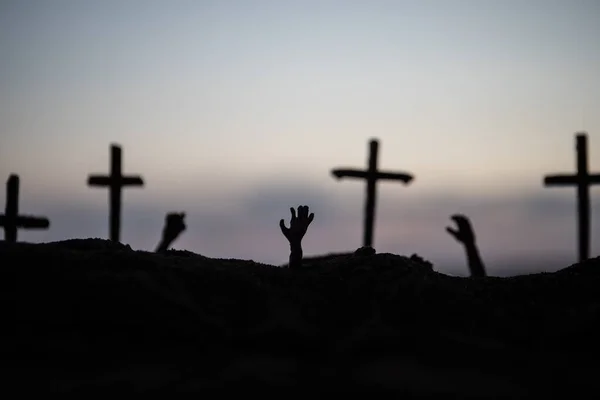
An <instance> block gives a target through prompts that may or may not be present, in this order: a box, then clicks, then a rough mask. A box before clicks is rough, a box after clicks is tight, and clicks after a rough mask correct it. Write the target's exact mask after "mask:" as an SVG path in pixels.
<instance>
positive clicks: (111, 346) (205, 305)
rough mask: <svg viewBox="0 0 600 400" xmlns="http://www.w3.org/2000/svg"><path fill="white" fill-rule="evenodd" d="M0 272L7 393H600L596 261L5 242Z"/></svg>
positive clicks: (599, 266)
mask: <svg viewBox="0 0 600 400" xmlns="http://www.w3.org/2000/svg"><path fill="white" fill-rule="evenodd" d="M434 268H435V267H434ZM0 271H1V273H2V278H1V281H0V282H1V283H0V288H1V293H2V303H1V304H2V316H3V321H4V323H3V324H2V340H1V341H0V346H1V347H0V348H1V352H2V353H1V360H2V361H1V365H2V371H0V373H2V374H3V377H4V378H5V382H6V384H4V387H3V388H4V390H8V388H9V387H11V388H14V389H17V390H19V391H20V392H22V393H26V392H29V391H43V392H50V391H54V392H67V391H70V392H81V393H84V392H89V393H103V392H104V393H112V392H121V393H122V392H130V391H138V392H151V393H153V394H154V393H170V392H175V391H188V392H196V393H204V392H206V391H207V390H209V389H219V390H220V391H222V392H224V391H225V392H226V391H232V392H234V391H240V390H254V389H256V390H260V391H261V393H264V390H266V389H271V390H273V389H275V390H277V391H279V392H280V393H285V390H290V389H293V392H289V394H290V395H293V394H297V393H300V391H305V392H307V393H319V392H323V391H329V392H332V391H336V392H343V391H357V390H365V391H370V392H371V393H385V392H389V393H395V394H404V395H406V397H405V398H416V397H419V398H422V397H423V396H425V397H428V398H438V397H439V398H448V397H449V396H459V397H460V398H482V397H483V398H492V397H493V398H519V397H529V396H534V395H536V396H539V395H543V396H548V395H552V396H559V397H567V396H573V395H575V394H577V393H579V392H581V393H584V392H590V391H591V392H592V393H593V392H597V391H598V389H600V383H598V379H596V376H597V374H598V372H599V371H598V370H599V369H600V368H598V367H597V366H596V365H597V363H596V361H597V359H598V356H599V355H600V345H599V342H600V341H599V339H598V338H600V328H599V324H598V322H599V321H600V291H599V290H598V288H599V287H600V286H599V285H600V259H591V260H588V261H586V262H584V263H580V264H576V265H573V266H570V267H568V268H565V269H563V270H561V271H558V272H555V273H545V274H535V275H527V276H518V277H512V278H494V277H487V278H478V279H471V278H461V277H450V276H447V275H443V274H440V273H437V272H435V271H434V270H433V269H432V268H431V266H429V265H427V264H424V263H421V262H419V261H418V260H417V259H414V258H413V259H410V258H407V257H403V256H398V255H393V254H375V255H355V254H344V255H331V256H329V257H323V258H322V259H320V258H314V259H312V260H311V261H310V262H309V263H307V266H306V267H305V268H304V269H302V270H290V269H286V268H279V267H275V266H270V265H265V264H259V263H255V262H253V261H244V260H234V259H230V260H226V259H211V258H207V257H204V256H202V255H198V254H194V253H190V252H186V251H173V250H171V251H167V252H165V253H162V254H155V253H149V252H142V251H133V250H131V248H129V247H128V246H125V245H121V244H117V243H113V242H109V241H105V240H100V239H82V240H68V241H63V242H57V243H48V244H27V243H17V244H10V243H6V242H0ZM13 386H14V387H13ZM282 390H283V392H282ZM247 393H250V392H247ZM286 397H289V396H286Z"/></svg>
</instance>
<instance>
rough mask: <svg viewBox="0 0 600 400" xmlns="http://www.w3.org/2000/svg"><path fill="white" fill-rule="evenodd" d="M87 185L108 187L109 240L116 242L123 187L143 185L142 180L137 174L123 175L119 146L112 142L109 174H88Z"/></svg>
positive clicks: (119, 224) (118, 234)
mask: <svg viewBox="0 0 600 400" xmlns="http://www.w3.org/2000/svg"><path fill="white" fill-rule="evenodd" d="M88 185H89V186H101V187H108V190H109V204H110V217H109V218H110V219H109V232H110V240H112V241H115V242H118V241H119V236H120V229H121V198H122V192H123V187H125V186H143V185H144V181H143V180H142V178H141V177H139V176H124V175H123V165H122V151H121V147H119V146H118V145H116V144H112V145H111V146H110V175H108V176H101V175H90V176H89V178H88Z"/></svg>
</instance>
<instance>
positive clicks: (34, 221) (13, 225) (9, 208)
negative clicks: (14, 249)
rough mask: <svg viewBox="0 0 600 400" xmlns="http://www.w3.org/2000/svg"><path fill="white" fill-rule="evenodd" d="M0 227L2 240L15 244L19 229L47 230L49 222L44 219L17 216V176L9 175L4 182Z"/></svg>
mask: <svg viewBox="0 0 600 400" xmlns="http://www.w3.org/2000/svg"><path fill="white" fill-rule="evenodd" d="M0 226H1V227H3V228H4V240H5V241H7V242H10V243H16V242H17V231H18V229H19V228H30V229H47V228H48V227H49V226H50V221H49V220H48V219H47V218H44V217H31V216H25V215H19V176H18V175H15V174H11V175H10V176H9V177H8V181H7V182H6V206H5V210H4V215H0Z"/></svg>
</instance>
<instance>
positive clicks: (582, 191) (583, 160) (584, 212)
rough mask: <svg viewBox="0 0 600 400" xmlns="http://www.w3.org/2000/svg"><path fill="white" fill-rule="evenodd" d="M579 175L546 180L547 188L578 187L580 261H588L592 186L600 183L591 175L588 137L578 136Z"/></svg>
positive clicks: (598, 176) (596, 177)
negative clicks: (588, 159) (588, 162)
mask: <svg viewBox="0 0 600 400" xmlns="http://www.w3.org/2000/svg"><path fill="white" fill-rule="evenodd" d="M576 143H577V144H576V150H577V174H576V175H551V176H546V177H545V178H544V184H545V185H546V186H567V185H576V186H577V211H578V214H579V261H583V260H587V259H588V258H589V255H590V254H589V253H590V191H589V190H590V185H593V184H594V183H600V174H595V175H590V174H589V172H588V165H587V136H586V134H585V132H581V133H578V134H577V136H576Z"/></svg>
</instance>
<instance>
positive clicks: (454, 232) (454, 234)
mask: <svg viewBox="0 0 600 400" xmlns="http://www.w3.org/2000/svg"><path fill="white" fill-rule="evenodd" d="M446 231H447V232H448V233H449V234H451V235H452V236H454V237H458V231H456V230H454V229H452V228H450V227H447V228H446Z"/></svg>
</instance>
